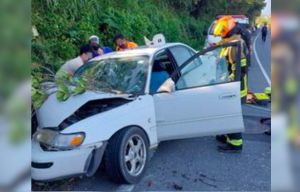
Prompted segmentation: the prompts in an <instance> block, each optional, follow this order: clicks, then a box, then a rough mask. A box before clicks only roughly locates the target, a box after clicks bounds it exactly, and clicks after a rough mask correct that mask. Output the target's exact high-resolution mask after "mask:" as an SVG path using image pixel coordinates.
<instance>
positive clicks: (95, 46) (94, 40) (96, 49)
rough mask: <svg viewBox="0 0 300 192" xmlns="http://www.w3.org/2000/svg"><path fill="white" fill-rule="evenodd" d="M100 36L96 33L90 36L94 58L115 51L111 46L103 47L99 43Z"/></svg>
mask: <svg viewBox="0 0 300 192" xmlns="http://www.w3.org/2000/svg"><path fill="white" fill-rule="evenodd" d="M99 42H100V40H99V37H98V36H96V35H92V36H90V37H89V45H90V47H91V50H92V53H93V58H94V57H97V56H100V55H103V54H106V53H110V52H113V50H112V49H111V48H110V47H104V46H103V47H101V46H100V45H99Z"/></svg>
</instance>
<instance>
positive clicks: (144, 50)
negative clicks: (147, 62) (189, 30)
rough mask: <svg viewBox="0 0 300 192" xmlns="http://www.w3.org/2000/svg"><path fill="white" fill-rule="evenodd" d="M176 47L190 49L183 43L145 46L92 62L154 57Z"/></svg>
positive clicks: (109, 54) (103, 56) (100, 57)
mask: <svg viewBox="0 0 300 192" xmlns="http://www.w3.org/2000/svg"><path fill="white" fill-rule="evenodd" d="M176 45H183V46H186V47H189V46H188V45H185V44H183V43H166V44H163V45H158V46H146V45H143V46H139V47H137V48H134V49H128V50H125V51H115V52H111V53H107V54H104V55H101V56H98V57H95V58H93V59H91V61H98V60H102V59H109V58H117V57H128V56H131V55H132V56H139V55H148V56H152V55H153V54H155V53H156V52H158V51H160V50H162V49H165V48H168V47H173V46H176ZM189 48H191V47H189ZM191 49H192V48H191ZM192 50H193V49H192Z"/></svg>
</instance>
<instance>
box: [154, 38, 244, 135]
mask: <svg viewBox="0 0 300 192" xmlns="http://www.w3.org/2000/svg"><path fill="white" fill-rule="evenodd" d="M228 47H230V48H232V47H234V48H236V49H235V50H236V51H237V54H235V55H236V60H235V63H236V65H237V67H236V71H235V76H236V78H235V80H234V81H232V80H230V79H229V71H228V65H229V63H228V61H227V59H226V58H225V57H223V56H221V54H220V53H221V51H222V50H224V49H226V48H228ZM240 50H241V49H240V46H239V44H238V43H229V44H226V45H222V46H216V47H213V48H208V49H206V50H204V51H202V52H201V53H197V54H196V55H194V56H192V57H191V58H189V59H188V60H187V61H186V62H184V63H183V64H181V65H180V67H179V68H178V70H176V72H175V73H174V74H172V77H173V78H172V79H173V81H174V83H175V86H174V87H173V89H174V90H173V91H172V92H170V93H156V94H154V95H153V98H154V104H155V112H156V121H157V135H158V139H159V140H160V141H162V140H170V139H180V138H189V137H197V136H207V135H217V134H225V133H236V132H241V131H243V130H244V124H243V117H242V110H241V99H240V67H239V66H240V65H239V64H240V62H239V61H240V56H241V53H240V52H241V51H240Z"/></svg>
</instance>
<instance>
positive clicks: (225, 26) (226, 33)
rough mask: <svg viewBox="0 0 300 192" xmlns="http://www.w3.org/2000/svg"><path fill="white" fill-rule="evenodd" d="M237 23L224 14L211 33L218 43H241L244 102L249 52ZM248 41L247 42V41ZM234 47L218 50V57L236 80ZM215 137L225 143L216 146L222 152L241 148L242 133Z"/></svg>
mask: <svg viewBox="0 0 300 192" xmlns="http://www.w3.org/2000/svg"><path fill="white" fill-rule="evenodd" d="M237 27H238V26H237V24H236V22H235V20H234V19H233V18H232V17H231V16H224V17H222V18H220V19H219V20H217V22H216V23H215V24H214V26H213V33H214V35H216V36H221V37H222V41H221V42H219V43H218V44H219V45H222V44H224V43H230V42H239V43H241V61H240V65H241V79H240V81H241V100H242V103H245V102H246V97H247V92H248V83H247V80H248V78H247V59H246V58H247V54H249V47H250V45H249V44H248V45H247V43H246V42H245V41H244V40H243V38H242V35H241V33H240V30H237ZM248 43H249V42H248ZM236 53H237V48H236V47H233V46H232V47H226V48H223V49H222V50H221V52H220V57H224V58H226V60H227V62H228V71H229V80H230V81H234V80H236V67H238V66H236V60H235V58H236ZM216 139H217V140H218V141H220V142H222V143H224V144H225V145H220V146H218V150H219V151H222V152H241V151H242V149H243V139H242V133H233V134H227V135H219V136H216Z"/></svg>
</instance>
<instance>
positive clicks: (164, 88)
mask: <svg viewBox="0 0 300 192" xmlns="http://www.w3.org/2000/svg"><path fill="white" fill-rule="evenodd" d="M173 91H175V82H174V81H173V80H172V78H168V79H167V80H166V81H165V82H164V83H163V84H162V85H161V86H160V87H159V89H158V90H157V93H172V92H173Z"/></svg>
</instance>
